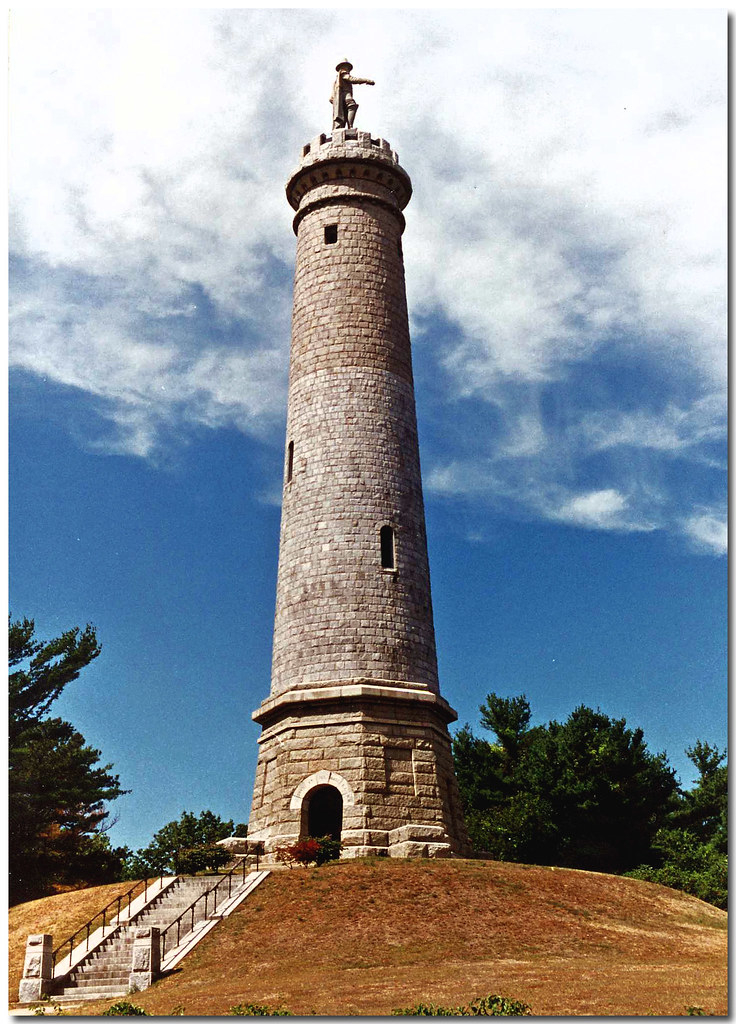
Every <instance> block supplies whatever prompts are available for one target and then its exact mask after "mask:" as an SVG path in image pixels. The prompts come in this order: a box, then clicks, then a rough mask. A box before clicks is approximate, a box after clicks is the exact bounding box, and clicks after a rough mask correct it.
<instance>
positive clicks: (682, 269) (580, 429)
mask: <svg viewBox="0 0 736 1024" xmlns="http://www.w3.org/2000/svg"><path fill="white" fill-rule="evenodd" d="M725 44H726V16H725V14H724V13H723V12H716V11H697V12H696V11H677V10H669V11H664V12H648V13H641V12H636V11H623V10H622V11H613V12H611V11H609V12H598V11H587V12H586V11H552V10H550V11H544V10H538V11H527V12H524V11H520V12H509V11H496V10H469V11H465V12H463V13H462V16H458V15H457V14H453V13H450V12H446V11H429V10H411V9H406V10H400V11H395V10H386V11H378V12H375V13H366V12H354V11H351V10H342V11H340V12H338V11H329V10H289V11H281V10H264V11H255V10H249V9H239V10H220V11H215V10H206V9H205V10H199V11H176V12H175V11H173V10H169V11H167V10H159V11H154V12H144V11H141V10H136V11H131V12H130V13H123V12H117V11H111V10H108V11H93V12H84V11H67V12H64V14H63V15H61V14H57V13H56V12H54V11H51V10H44V11H37V12H31V11H28V12H17V13H14V14H13V15H12V16H11V32H10V60H11V79H10V103H11V107H10V110H11V120H10V129H11V165H10V174H11V198H10V215H11V230H10V258H11V291H10V457H9V458H10V465H9V468H10V600H11V608H12V611H13V613H14V614H15V615H17V616H21V615H28V616H31V617H34V618H35V619H36V622H37V626H38V629H39V631H40V632H41V634H42V635H47V636H51V635H55V634H57V633H58V632H59V631H60V630H62V629H66V628H68V627H69V626H71V625H76V624H84V623H85V622H87V621H91V622H93V623H94V624H95V625H96V626H97V629H98V633H99V637H100V639H101V642H102V645H103V648H104V653H103V655H102V657H100V658H99V659H98V660H97V661H96V662H95V663H94V664H93V665H92V666H90V668H88V669H87V670H86V671H85V673H84V674H83V675H82V677H80V679H79V680H78V681H77V682H76V683H74V684H72V685H71V686H70V687H69V688H68V689H67V691H66V693H65V694H64V695H63V696H62V698H61V699H60V700H59V702H58V704H57V710H58V713H59V714H63V715H65V716H66V717H68V718H69V719H70V720H71V721H73V722H74V723H75V725H76V726H77V727H78V728H79V729H80V730H81V731H82V732H83V733H84V734H85V736H87V738H88V740H89V741H90V742H92V743H93V744H94V745H96V746H98V747H100V748H101V750H102V752H103V757H104V759H105V761H111V762H113V763H114V764H115V765H116V768H117V770H118V771H119V773H120V776H121V781H122V783H123V784H124V785H125V786H126V788H130V789H131V790H132V793H131V794H130V795H129V796H126V797H124V798H122V799H120V800H118V801H116V803H115V805H114V806H113V812H114V814H116V815H117V816H118V819H119V820H118V822H117V824H116V825H115V826H114V829H113V830H112V833H111V838H112V839H113V840H114V841H115V842H118V843H127V844H129V845H131V846H138V845H142V844H144V843H145V842H146V841H147V840H148V839H149V838H150V836H151V834H152V833H153V831H154V830H155V829H156V828H158V827H160V825H162V824H164V823H165V822H166V821H168V820H170V819H172V818H174V817H177V816H178V815H179V814H180V813H181V811H182V810H184V809H190V810H195V811H199V810H201V809H204V808H210V809H212V810H214V811H216V812H217V813H219V814H221V815H223V816H224V817H233V818H235V819H236V820H237V821H241V820H246V819H247V816H248V810H249V804H250V796H251V786H252V780H253V773H254V768H255V758H256V742H257V736H258V729H257V727H255V726H254V725H253V723H252V722H251V721H250V713H251V711H252V710H254V709H255V708H256V707H257V705H258V704H259V703H260V701H261V700H262V699H263V698H264V697H265V696H267V694H268V687H269V673H270V647H271V629H272V619H273V606H274V597H275V579H276V568H277V554H278V529H279V501H280V489H281V473H282V464H283V463H282V456H283V442H284V438H283V434H284V425H285V403H286V381H287V369H288V343H289V314H290V303H291V276H292V272H293V259H294V236H293V233H292V231H291V211H290V209H289V207H288V204H287V203H286V200H285V198H284V193H283V186H284V183H285V181H286V179H287V177H288V175H289V173H290V171H291V170H292V168H293V166H294V165H295V163H296V161H297V159H298V154H299V151H300V147H301V145H302V144H303V143H304V142H306V141H308V140H309V139H310V138H312V137H313V136H314V135H315V134H317V133H318V132H319V131H324V130H327V129H328V127H329V115H330V111H329V107H328V103H327V97H328V95H329V91H330V86H331V81H332V77H333V73H334V72H333V69H334V65H335V63H336V62H337V60H339V59H341V58H342V57H344V56H346V55H347V56H348V57H349V58H350V60H351V61H352V62H353V63H354V65H355V73H356V74H360V75H363V76H366V77H371V78H374V79H375V80H376V83H377V84H376V86H375V87H374V88H368V87H365V88H363V89H361V90H359V91H358V90H356V95H357V98H358V101H359V103H360V111H359V114H358V126H359V127H363V128H366V129H369V130H371V131H372V132H373V134H374V135H382V136H384V137H386V138H387V139H389V140H390V142H391V144H392V145H393V146H394V147H395V148H396V149H397V150H398V152H399V155H400V159H401V162H402V164H403V166H404V167H405V168H406V170H407V171H408V172H409V174H410V175H411V177H412V181H413V185H414V197H413V199H412V201H411V204H410V206H409V208H408V210H407V230H406V235H405V240H404V254H405V260H406V272H407V288H408V298H409V305H410V311H411V318H412V338H413V344H414V361H415V374H416V393H417V407H418V418H419V429H420V445H421V456H422V466H423V475H424V486H425V501H426V508H427V527H428V538H429V547H430V564H431V570H432V584H433V600H434V607H435V625H436V630H437V643H438V652H439V661H440V673H441V675H440V678H441V686H442V691H443V694H444V695H445V696H446V697H447V699H448V700H449V701H450V702H451V703H452V704H453V706H454V707H455V708H456V709H457V710H458V712H459V716H460V723H464V722H470V723H472V724H475V723H477V706H478V704H479V703H480V702H481V701H482V700H483V698H484V696H485V694H486V693H488V692H489V691H490V690H496V691H497V692H500V693H504V694H508V695H514V694H518V693H521V692H524V693H526V694H527V696H528V697H529V699H530V701H531V704H532V708H533V711H534V717H535V721H546V720H548V719H549V718H551V717H555V718H558V719H562V718H565V717H566V716H567V714H568V713H569V712H570V711H571V710H572V709H573V708H574V707H575V706H576V705H577V704H580V703H586V704H589V705H592V706H594V707H595V706H600V707H601V708H602V709H603V710H604V711H605V712H607V713H608V714H610V715H612V716H615V717H625V718H626V719H627V720H628V721H629V722H630V724H632V725H641V726H642V727H643V728H644V731H645V736H646V738H647V740H648V743H649V746H650V748H652V749H653V750H663V749H664V750H666V751H667V753H668V754H669V756H670V759H671V762H672V763H673V765H674V766H675V767H676V768H677V770H678V772H679V774H680V777H681V779H682V781H683V782H684V783H689V782H690V779H691V774H690V771H689V762H688V761H687V758H686V757H685V755H684V749H685V747H686V746H688V745H689V744H691V743H692V742H694V741H695V740H696V739H698V738H700V739H703V740H707V741H709V742H711V743H716V744H718V745H719V746H721V747H723V746H725V742H726V558H725V553H726V422H725V421H726V396H725V392H726V340H725V301H726V287H725V273H726V271H725V225H726V214H725V199H726V194H725V187H726V136H725V125H726V119H725V104H726V77H725V75H726V57H725Z"/></svg>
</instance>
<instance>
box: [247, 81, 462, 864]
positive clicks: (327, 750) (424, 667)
mask: <svg viewBox="0 0 736 1024" xmlns="http://www.w3.org/2000/svg"><path fill="white" fill-rule="evenodd" d="M346 66H347V67H348V68H349V65H347V62H344V63H343V64H342V65H338V82H339V81H340V72H339V69H340V67H343V68H344V67H346ZM352 81H353V82H357V81H361V80H358V79H353V80H352ZM362 81H365V80H362ZM369 84H372V83H369ZM352 105H353V108H355V106H356V105H355V104H354V102H353V104H352ZM352 116H353V118H354V109H353V111H352ZM335 123H340V122H339V120H336V122H335ZM349 123H352V119H349ZM286 194H287V198H288V200H289V203H290V204H291V206H292V207H293V208H294V210H296V216H295V217H294V231H295V233H296V235H297V256H296V274H295V282H294V308H293V320H292V338H291V365H290V377H289V407H288V420H287V433H286V454H285V465H284V491H283V509H282V518H281V541H280V551H279V572H278V585H277V598H276V621H275V627H274V644H273V671H272V679H271V694H270V696H269V697H268V698H267V699H266V700H265V701H264V702H263V703H262V704H261V706H260V708H259V709H258V710H257V711H256V712H255V713H254V715H253V718H254V719H255V720H256V721H257V722H259V723H260V725H261V726H262V735H261V738H260V740H259V743H260V753H259V757H258V768H257V772H256V780H255V791H254V795H253V805H252V812H251V818H250V823H249V829H248V834H249V838H251V839H253V840H263V841H265V845H266V851H267V852H268V851H269V850H273V848H274V847H275V846H278V845H280V844H283V843H288V842H290V841H293V840H295V839H296V838H297V837H298V836H305V835H314V836H320V835H325V834H332V835H333V836H338V835H339V836H340V838H341V839H342V842H343V844H344V853H343V856H362V855H365V854H386V853H388V854H389V855H391V856H427V855H429V856H447V855H449V854H450V853H457V854H463V853H465V852H466V851H467V835H466V832H465V826H464V823H463V819H462V812H461V808H460V802H459V798H458V791H457V783H456V780H455V776H454V773H453V766H452V757H451V752H450V739H449V734H448V731H447V725H448V723H449V722H452V721H454V720H455V719H456V718H457V715H456V714H455V712H454V711H453V709H452V708H451V707H450V706H449V704H448V703H447V702H446V701H445V700H444V699H443V698H442V697H441V696H440V692H439V683H438V679H437V658H436V654H435V641H434V626H433V621H432V602H431V595H430V583H429V565H428V561H427V542H426V533H425V525H424V506H423V501H422V484H421V476H420V470H419V448H418V443H417V428H416V416H415V408H414V388H413V381H412V366H411V347H410V341H409V325H408V317H407V308H406V293H405V287H404V266H403V257H402V250H401V235H402V232H403V230H404V217H403V214H402V212H401V211H402V210H403V209H404V207H405V206H406V204H407V203H408V201H409V198H410V196H411V182H410V180H409V176H408V175H407V173H406V171H404V170H403V168H402V167H401V166H400V165H399V161H398V156H397V154H396V153H395V152H394V151H393V150H392V149H391V147H390V145H389V144H388V143H387V142H386V141H385V140H383V139H374V138H372V137H371V135H370V133H369V132H362V131H357V130H356V129H353V128H333V132H332V136H331V137H329V136H326V135H320V136H318V137H317V138H316V139H314V140H313V141H312V142H311V143H309V144H308V145H306V146H304V148H303V150H302V158H301V162H300V164H299V167H298V168H297V170H296V171H295V172H294V174H293V175H292V176H291V178H290V180H289V182H288V184H287V186H286Z"/></svg>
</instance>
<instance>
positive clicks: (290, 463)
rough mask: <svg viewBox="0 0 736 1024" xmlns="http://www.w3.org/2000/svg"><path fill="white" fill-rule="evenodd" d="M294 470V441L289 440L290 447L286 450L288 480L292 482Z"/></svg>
mask: <svg viewBox="0 0 736 1024" xmlns="http://www.w3.org/2000/svg"><path fill="white" fill-rule="evenodd" d="M293 472H294V442H293V441H289V447H288V449H287V452H286V482H287V484H290V483H291V477H292V474H293Z"/></svg>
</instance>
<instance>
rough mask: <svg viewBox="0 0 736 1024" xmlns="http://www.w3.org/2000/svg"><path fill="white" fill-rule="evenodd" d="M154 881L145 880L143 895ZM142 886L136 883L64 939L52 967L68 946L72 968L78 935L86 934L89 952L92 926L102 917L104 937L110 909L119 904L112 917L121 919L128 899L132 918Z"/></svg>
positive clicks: (55, 951)
mask: <svg viewBox="0 0 736 1024" xmlns="http://www.w3.org/2000/svg"><path fill="white" fill-rule="evenodd" d="M160 877H161V878H163V875H161V876H160ZM152 881H154V879H151V878H146V879H144V881H143V895H144V896H146V895H147V894H148V884H149V882H152ZM140 884H141V883H140V882H136V883H135V885H133V886H131V888H130V889H128V891H127V892H124V893H122V894H121V895H120V896H117V897H116V898H115V899H114V900H110V902H109V903H108V904H107V906H106V907H103V908H102V910H99V911H98V912H97V913H96V914H95V915H94V917H91V918H90V919H89V921H87V923H86V924H83V925H82V927H81V928H78V929H77V930H76V931H75V932H74V934H73V935H70V936H69V938H68V939H64V941H63V942H62V943H61V945H59V946H57V947H56V949H55V950H54V951H53V953H52V954H51V964H52V967H55V966H56V961H57V959H58V954H59V953H60V951H61V950H62V949H64V948H65V947H66V946H68V947H69V964H70V966H71V960H72V953H73V952H74V940H75V939H76V937H77V936H78V935H81V934H82V932H85V933H86V945H85V952H86V951H87V950H89V937H90V934H91V933H92V932H93V931H95V929H94V928H92V924H93V922H94V921H96V920H97V918H98V917H102V934H103V935H104V934H105V928H106V927H107V912H108V910H109V909H110V907H112V906H115V905H116V904H117V913H116V914H113V915H112V917H117V918H119V917H120V913H121V907H122V904H123V902H124V901H125V900H126V899H127V901H128V907H127V909H128V915H129V916H130V904H131V902H132V900H133V893H134V891H135V890H136V889H137V888H138V886H139V885H140ZM118 923H119V922H118ZM116 927H117V925H116ZM81 944H82V943H81V942H79V943H77V946H81ZM62 959H63V957H62Z"/></svg>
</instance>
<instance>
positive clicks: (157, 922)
mask: <svg viewBox="0 0 736 1024" xmlns="http://www.w3.org/2000/svg"><path fill="white" fill-rule="evenodd" d="M219 877H220V878H221V877H223V876H219ZM217 881H218V876H217V875H209V876H200V877H196V878H195V877H183V878H181V879H179V880H178V881H176V882H174V883H173V884H172V885H171V886H169V888H167V889H166V890H165V891H164V892H163V893H161V894H160V895H159V896H157V897H156V898H155V899H154V900H153V901H152V902H151V903H150V904H149V905H148V906H147V907H146V908H145V909H144V910H142V911H141V913H140V914H138V915H136V917H135V918H134V919H133V920H132V921H131V922H130V923H128V922H122V924H121V927H120V928H119V930H117V931H115V932H114V933H113V934H112V935H111V936H110V937H109V938H108V939H105V940H103V942H102V944H101V945H100V946H98V947H97V948H96V949H94V950H93V951H92V952H91V953H90V954H89V955H88V956H87V957H85V959H84V960H82V961H81V962H80V963H79V964H77V966H76V967H75V968H74V970H73V972H72V973H71V974H70V975H67V977H66V978H65V979H61V978H60V979H59V981H58V984H57V991H58V992H59V995H58V996H55V997H54V998H56V999H58V1000H59V1001H68V1002H73V1001H75V1000H79V999H85V1000H86V999H95V998H100V999H104V998H106V997H107V996H118V995H124V994H126V993H127V991H128V988H129V984H130V973H131V960H132V952H133V943H134V936H135V930H136V928H139V927H156V928H159V929H160V931H161V932H165V931H166V929H167V928H168V927H169V926H170V925H175V924H176V922H177V920H179V921H180V924H179V936H178V938H179V942H180V943H184V941H185V940H186V938H187V936H188V935H189V934H191V932H192V926H193V927H194V929H195V930H196V929H198V928H201V927H203V925H204V922H205V921H206V920H207V919H212V917H213V914H215V913H217V914H218V915H219V911H220V908H221V907H222V906H223V905H225V904H227V903H228V902H229V901H232V900H233V899H234V898H235V897H236V896H237V895H238V894H239V893H240V892H242V891H243V890H244V889H246V888H247V887H248V886H249V884H250V882H251V879H250V876H248V875H246V878H245V884H244V883H243V878H242V876H240V877H235V878H233V880H232V882H231V884H230V886H229V889H230V891H229V892H228V883H227V882H224V883H223V884H222V885H221V886H220V888H219V889H218V891H217V900H216V904H215V896H214V895H213V896H212V897H208V898H207V900H206V903H207V907H206V914H205V900H204V899H200V897H201V896H203V894H204V893H205V892H209V891H210V890H211V889H212V887H213V886H214V885H215V884H216V883H217ZM195 901H197V902H196V905H195V906H194V910H193V911H192V904H193V903H195ZM204 926H205V927H207V926H206V925H204ZM176 941H177V929H176V927H174V928H172V930H171V932H170V933H169V934H168V935H167V936H166V948H167V951H168V950H170V949H171V948H172V946H173V945H174V944H175V943H176Z"/></svg>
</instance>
